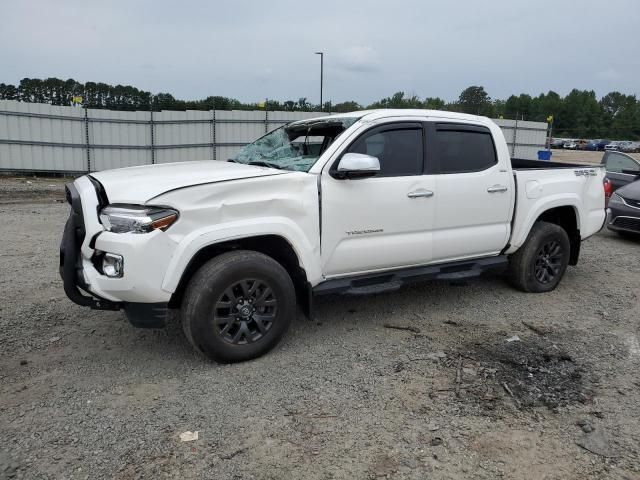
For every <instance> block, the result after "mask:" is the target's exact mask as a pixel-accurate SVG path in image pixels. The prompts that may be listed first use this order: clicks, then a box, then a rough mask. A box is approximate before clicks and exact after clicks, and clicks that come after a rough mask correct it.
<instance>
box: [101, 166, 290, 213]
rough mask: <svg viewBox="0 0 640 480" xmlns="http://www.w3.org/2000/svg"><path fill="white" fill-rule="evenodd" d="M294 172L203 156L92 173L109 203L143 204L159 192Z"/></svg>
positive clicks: (159, 193)
mask: <svg viewBox="0 0 640 480" xmlns="http://www.w3.org/2000/svg"><path fill="white" fill-rule="evenodd" d="M287 173H291V172H288V171H281V170H276V169H273V168H267V167H257V166H253V165H244V164H240V163H231V162H222V161H214V160H204V161H199V162H179V163H163V164H157V165H144V166H140V167H130V168H118V169H116V170H107V171H104V172H95V173H91V177H93V178H94V179H96V180H97V181H98V182H100V183H101V184H102V186H103V187H104V190H105V192H106V194H107V198H108V199H109V203H130V204H144V203H146V202H148V201H150V200H152V199H153V198H155V197H157V196H158V195H162V194H163V193H166V192H169V191H171V190H178V189H181V188H186V187H192V186H195V185H203V184H206V183H218V182H228V181H232V180H240V179H243V178H252V177H264V176H270V175H282V174H287Z"/></svg>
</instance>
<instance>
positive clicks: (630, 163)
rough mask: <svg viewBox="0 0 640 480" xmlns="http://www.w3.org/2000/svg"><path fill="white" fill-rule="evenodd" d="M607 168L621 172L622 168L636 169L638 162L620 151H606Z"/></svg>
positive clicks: (610, 170)
mask: <svg viewBox="0 0 640 480" xmlns="http://www.w3.org/2000/svg"><path fill="white" fill-rule="evenodd" d="M607 155H608V156H607V167H606V168H607V170H608V171H609V172H613V173H622V171H623V170H638V168H640V167H639V166H638V163H636V162H635V160H633V159H632V158H629V157H627V156H626V155H624V154H622V153H615V152H609V153H607Z"/></svg>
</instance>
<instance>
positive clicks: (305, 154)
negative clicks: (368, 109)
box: [230, 117, 358, 172]
mask: <svg viewBox="0 0 640 480" xmlns="http://www.w3.org/2000/svg"><path fill="white" fill-rule="evenodd" d="M356 120H358V118H357V117H348V118H344V117H340V118H330V119H323V120H308V121H304V122H294V123H290V124H288V125H285V126H283V127H280V128H278V129H276V130H274V131H272V132H271V133H268V134H266V135H265V136H264V137H261V138H259V139H258V140H256V141H255V142H253V143H250V144H249V145H246V146H244V147H243V148H242V150H240V151H239V152H238V154H237V155H236V156H235V157H233V158H231V159H230V161H232V162H237V163H246V164H248V165H261V166H264V167H272V168H279V169H283V170H297V171H301V172H308V171H309V169H310V168H311V167H312V166H313V164H314V163H316V161H317V160H318V158H320V155H322V154H323V153H324V151H325V150H326V149H327V148H328V147H329V145H331V144H332V143H333V141H334V140H335V139H336V138H337V137H338V136H339V135H340V134H341V133H342V132H344V131H345V130H346V129H347V128H349V127H350V126H351V125H353V124H354V123H355V122H356Z"/></svg>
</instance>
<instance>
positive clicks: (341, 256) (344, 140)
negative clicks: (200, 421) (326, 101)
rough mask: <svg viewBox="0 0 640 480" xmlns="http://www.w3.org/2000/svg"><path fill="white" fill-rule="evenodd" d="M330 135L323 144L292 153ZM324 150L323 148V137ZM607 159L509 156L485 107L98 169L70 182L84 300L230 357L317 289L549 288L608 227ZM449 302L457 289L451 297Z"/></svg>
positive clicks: (65, 255) (389, 118)
mask: <svg viewBox="0 0 640 480" xmlns="http://www.w3.org/2000/svg"><path fill="white" fill-rule="evenodd" d="M309 137H313V138H319V137H322V139H323V141H322V142H321V145H322V148H321V150H320V151H318V152H315V153H309V152H303V151H302V150H301V149H299V148H297V147H294V146H292V148H290V149H288V150H287V149H286V148H283V147H287V145H291V144H292V143H297V141H299V140H300V139H305V138H309ZM316 143H317V142H316ZM603 179H604V168H603V167H601V166H596V167H594V166H593V165H583V166H580V165H575V164H563V163H553V162H544V161H537V160H519V159H511V158H510V157H509V148H508V146H507V143H506V141H505V138H504V135H503V133H502V130H500V127H498V126H497V125H496V124H495V123H494V122H492V121H491V120H489V119H487V118H484V117H476V116H472V115H464V114H458V113H451V112H439V111H428V110H373V111H368V112H356V113H349V114H338V115H332V116H328V117H321V118H314V119H310V120H302V121H298V122H294V123H291V124H288V125H286V126H283V127H280V128H279V129H277V130H274V131H272V132H271V133H269V134H267V135H265V136H264V137H262V138H260V139H258V140H256V141H255V142H253V143H251V144H249V145H247V146H245V147H244V148H243V149H242V150H241V151H240V152H239V153H238V154H237V155H236V156H235V157H234V158H233V159H231V160H230V161H229V162H220V161H202V162H179V163H173V164H160V165H148V166H140V167H132V168H125V169H119V170H111V171H102V172H93V173H91V174H88V175H85V176H82V177H80V178H78V179H77V180H76V181H75V182H73V183H70V184H68V185H67V200H68V201H69V203H70V205H71V212H70V216H69V219H68V220H67V224H66V226H65V231H64V236H63V239H62V244H61V248H60V251H61V253H60V255H61V256H60V258H61V262H60V265H61V267H60V271H61V276H62V278H63V283H64V289H65V292H66V294H67V295H68V297H69V298H70V299H71V300H73V301H74V302H76V303H78V304H80V305H84V306H88V307H92V308H97V309H107V310H118V309H122V310H124V312H125V314H126V316H127V317H128V319H129V321H130V322H131V323H132V324H133V325H136V326H146V327H160V326H163V325H164V324H165V321H166V317H167V313H168V309H180V310H181V315H180V318H181V321H182V325H183V329H184V331H185V334H186V337H187V338H188V339H189V341H190V342H191V344H192V345H193V346H194V347H195V348H196V349H198V350H200V351H202V352H203V353H205V354H206V355H208V356H209V357H211V358H213V359H215V360H220V361H225V362H230V361H241V360H247V359H250V358H254V357H257V356H259V355H262V354H264V353H265V352H267V351H269V350H270V349H271V348H273V347H274V346H275V345H276V343H277V342H278V341H279V340H280V338H281V337H282V336H283V335H284V333H285V331H286V330H287V328H288V326H289V324H290V323H291V321H292V320H293V318H294V317H295V316H296V304H298V305H299V306H300V307H301V309H302V310H303V311H304V312H306V313H307V315H312V314H311V311H312V303H313V302H312V300H313V298H314V296H317V295H323V294H329V293H333V294H335V293H348V294H365V293H375V292H382V291H388V290H395V289H397V288H399V287H400V286H401V285H403V284H406V283H409V282H411V281H416V280H425V279H443V280H451V279H460V278H465V277H474V276H477V275H479V274H480V273H481V272H483V271H485V270H488V269H506V271H507V272H508V278H509V279H510V281H511V282H512V284H513V285H514V286H515V287H517V288H519V289H520V290H523V291H526V292H536V293H538V292H548V291H551V290H553V289H554V288H555V287H556V286H557V285H558V283H559V282H560V280H561V278H562V276H563V275H564V272H565V270H566V268H567V265H575V264H576V263H577V262H578V256H579V251H580V242H581V240H584V239H586V238H588V237H589V236H591V235H593V234H595V233H596V232H598V231H599V230H600V229H601V228H602V226H603V225H604V221H605V209H604V188H603ZM452 301H453V299H452Z"/></svg>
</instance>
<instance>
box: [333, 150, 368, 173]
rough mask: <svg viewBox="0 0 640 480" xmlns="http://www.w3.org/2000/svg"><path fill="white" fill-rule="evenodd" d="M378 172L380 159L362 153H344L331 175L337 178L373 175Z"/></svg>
mask: <svg viewBox="0 0 640 480" xmlns="http://www.w3.org/2000/svg"><path fill="white" fill-rule="evenodd" d="M378 172H380V160H378V158H377V157H373V156H371V155H365V154H364V153H345V154H344V155H343V156H342V158H341V159H340V162H339V163H338V169H337V170H334V171H333V172H331V176H332V177H334V178H338V179H345V178H348V179H356V178H367V177H373V176H375V175H377V174H378Z"/></svg>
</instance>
